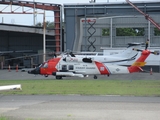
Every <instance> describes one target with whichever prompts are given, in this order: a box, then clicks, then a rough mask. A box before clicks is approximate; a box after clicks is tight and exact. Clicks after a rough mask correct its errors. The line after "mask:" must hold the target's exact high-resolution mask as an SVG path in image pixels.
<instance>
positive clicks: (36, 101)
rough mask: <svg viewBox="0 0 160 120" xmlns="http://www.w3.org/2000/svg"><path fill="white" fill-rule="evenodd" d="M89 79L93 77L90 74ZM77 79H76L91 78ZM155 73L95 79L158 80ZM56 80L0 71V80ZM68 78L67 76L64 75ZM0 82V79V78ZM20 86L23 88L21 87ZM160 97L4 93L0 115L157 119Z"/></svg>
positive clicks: (14, 118) (33, 119) (13, 119)
mask: <svg viewBox="0 0 160 120" xmlns="http://www.w3.org/2000/svg"><path fill="white" fill-rule="evenodd" d="M91 78H92V77H91ZM91 78H90V77H89V78H76V79H91ZM159 78H160V75H159V74H158V73H156V74H153V75H150V74H149V73H135V74H130V75H112V76H110V77H108V76H99V77H98V79H113V80H114V79H119V80H120V79H126V80H140V79H148V80H160V79H159ZM22 79H26V80H27V79H53V80H54V79H55V78H54V77H53V76H49V77H48V78H46V77H44V76H41V75H39V76H38V75H37V76H34V75H30V74H28V73H27V72H21V71H20V70H19V71H18V72H16V71H15V70H11V72H8V70H0V80H22ZM64 79H70V78H64ZM0 82H1V81H0ZM22 89H23V88H22ZM159 113H160V97H134V96H82V95H65V96H62V95H3V93H2V92H1V93H0V116H6V117H9V120H151V119H153V120H158V119H159V118H160V114H159Z"/></svg>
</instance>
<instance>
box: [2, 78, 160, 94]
mask: <svg viewBox="0 0 160 120" xmlns="http://www.w3.org/2000/svg"><path fill="white" fill-rule="evenodd" d="M11 84H21V85H22V91H1V92H0V94H5V95H7V94H21V95H38V94H63V95H67V94H80V95H122V96H124V95H133V96H160V80H135V81H130V80H0V85H11Z"/></svg>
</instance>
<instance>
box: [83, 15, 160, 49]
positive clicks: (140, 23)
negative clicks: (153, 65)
mask: <svg viewBox="0 0 160 120" xmlns="http://www.w3.org/2000/svg"><path fill="white" fill-rule="evenodd" d="M151 17H152V18H153V19H154V20H155V21H156V22H157V23H159V24H160V22H159V19H160V16H158V15H157V16H151ZM92 19H93V18H92ZM111 20H112V21H111ZM90 24H93V22H90ZM148 26H149V22H148V20H146V19H145V18H144V17H143V16H136V17H133V16H123V17H112V18H103V19H102V18H99V19H96V23H95V24H94V25H93V26H92V27H91V25H89V24H88V23H86V24H85V23H83V40H82V45H81V50H82V51H85V46H87V47H88V48H89V47H90V49H89V51H94V47H95V49H96V50H95V51H97V52H99V51H102V50H100V47H111V48H112V47H113V48H114V47H126V46H127V43H129V42H144V43H145V41H146V39H147V38H150V42H151V43H150V46H151V47H160V42H159V40H160V36H155V35H154V27H155V26H153V25H152V23H150V33H149V34H150V35H149V34H148V29H149V28H148ZM90 27H91V28H90ZM136 27H137V28H141V27H142V28H144V29H145V35H144V36H116V28H136ZM103 28H109V29H110V33H111V30H112V35H111V34H110V36H102V29H103ZM88 29H89V32H90V33H93V32H95V33H94V34H93V36H92V37H91V38H89V37H90V33H89V32H88ZM88 39H90V41H91V42H92V43H90V42H89V41H88ZM94 41H95V42H94ZM93 46H94V47H93Z"/></svg>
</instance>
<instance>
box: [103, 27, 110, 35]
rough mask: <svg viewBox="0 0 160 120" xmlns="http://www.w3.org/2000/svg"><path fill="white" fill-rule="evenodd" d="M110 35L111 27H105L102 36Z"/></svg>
mask: <svg viewBox="0 0 160 120" xmlns="http://www.w3.org/2000/svg"><path fill="white" fill-rule="evenodd" d="M109 35H110V31H109V28H103V29H102V36H109Z"/></svg>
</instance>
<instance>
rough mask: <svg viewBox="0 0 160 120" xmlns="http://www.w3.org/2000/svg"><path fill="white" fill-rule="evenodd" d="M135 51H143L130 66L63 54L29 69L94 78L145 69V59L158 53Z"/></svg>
mask: <svg viewBox="0 0 160 120" xmlns="http://www.w3.org/2000/svg"><path fill="white" fill-rule="evenodd" d="M133 50H135V51H141V52H142V53H141V56H140V57H139V58H138V59H137V60H136V61H135V62H134V63H133V64H132V65H131V66H129V67H125V66H120V65H117V64H110V63H102V62H98V61H94V60H92V59H91V58H82V57H71V56H70V55H68V56H64V57H63V56H61V57H57V58H53V59H50V60H48V61H46V62H44V63H43V64H41V65H40V66H39V67H37V68H35V69H33V70H30V71H28V73H29V74H41V75H44V76H46V77H47V76H48V75H53V76H56V79H62V77H71V76H77V77H86V76H88V75H94V79H97V75H108V76H109V75H111V74H129V73H133V72H140V71H143V69H142V68H141V67H142V66H144V65H145V64H146V62H145V60H146V59H147V57H148V56H149V55H150V54H151V53H152V54H155V55H157V54H158V53H155V52H151V51H150V50H147V49H145V50H140V49H133Z"/></svg>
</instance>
